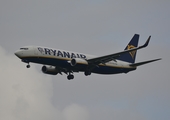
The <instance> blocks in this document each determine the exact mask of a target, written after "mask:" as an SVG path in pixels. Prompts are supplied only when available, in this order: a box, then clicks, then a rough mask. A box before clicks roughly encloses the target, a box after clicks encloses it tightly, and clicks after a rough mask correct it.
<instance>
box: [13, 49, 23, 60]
mask: <svg viewBox="0 0 170 120" xmlns="http://www.w3.org/2000/svg"><path fill="white" fill-rule="evenodd" d="M14 54H15V55H16V56H17V57H19V58H20V57H21V55H22V51H19V50H17V51H16V52H15V53H14Z"/></svg>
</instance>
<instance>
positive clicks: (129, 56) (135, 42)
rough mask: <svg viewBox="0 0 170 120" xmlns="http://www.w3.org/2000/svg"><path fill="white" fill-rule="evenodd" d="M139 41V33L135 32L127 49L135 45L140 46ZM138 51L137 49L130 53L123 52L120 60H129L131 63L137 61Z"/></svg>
mask: <svg viewBox="0 0 170 120" xmlns="http://www.w3.org/2000/svg"><path fill="white" fill-rule="evenodd" d="M138 41H139V35H138V34H135V35H134V36H133V38H132V39H131V41H130V42H129V44H128V45H127V46H126V48H125V50H129V49H132V48H135V47H138ZM136 53H137V51H136V50H135V51H131V52H129V53H125V54H122V55H121V56H120V57H119V58H117V59H118V60H121V61H125V62H129V63H135V59H136Z"/></svg>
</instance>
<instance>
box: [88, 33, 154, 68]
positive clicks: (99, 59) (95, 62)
mask: <svg viewBox="0 0 170 120" xmlns="http://www.w3.org/2000/svg"><path fill="white" fill-rule="evenodd" d="M150 38H151V36H149V38H148V39H147V41H146V42H145V44H144V45H142V46H139V47H136V48H132V49H129V50H124V51H122V52H118V53H114V54H110V55H106V56H101V57H96V58H92V59H88V60H87V61H88V63H89V64H92V65H98V64H100V63H103V64H105V63H107V62H109V61H111V60H115V61H116V58H118V57H119V56H120V55H122V54H124V53H128V52H132V51H136V50H139V49H142V48H144V47H147V46H148V44H149V41H150Z"/></svg>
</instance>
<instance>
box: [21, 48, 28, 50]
mask: <svg viewBox="0 0 170 120" xmlns="http://www.w3.org/2000/svg"><path fill="white" fill-rule="evenodd" d="M20 50H28V48H20Z"/></svg>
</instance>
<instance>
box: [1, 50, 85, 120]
mask: <svg viewBox="0 0 170 120" xmlns="http://www.w3.org/2000/svg"><path fill="white" fill-rule="evenodd" d="M0 58H1V59H0V73H1V75H0V119H2V120H23V119H24V120H30V119H31V120H47V119H50V120H56V119H57V120H72V119H73V118H75V119H74V120H80V118H81V117H83V118H82V119H83V120H88V112H87V109H86V108H84V107H82V106H81V105H77V104H73V105H70V106H68V107H67V106H66V108H65V109H64V111H63V113H64V114H62V110H58V109H57V108H56V107H54V106H53V104H52V102H51V98H52V96H53V86H52V80H51V76H46V75H44V76H43V74H40V73H39V72H38V71H37V70H36V69H35V67H33V66H31V68H30V69H26V67H25V64H22V63H21V62H20V61H19V59H18V58H17V57H15V56H14V55H11V54H8V53H7V52H6V51H5V50H4V49H3V48H2V47H0ZM77 112H78V113H79V114H76V113H77Z"/></svg>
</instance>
